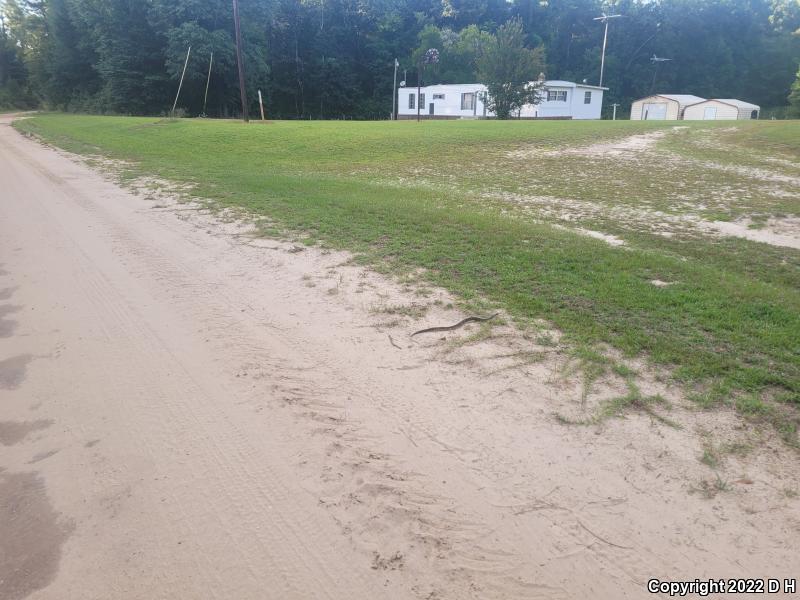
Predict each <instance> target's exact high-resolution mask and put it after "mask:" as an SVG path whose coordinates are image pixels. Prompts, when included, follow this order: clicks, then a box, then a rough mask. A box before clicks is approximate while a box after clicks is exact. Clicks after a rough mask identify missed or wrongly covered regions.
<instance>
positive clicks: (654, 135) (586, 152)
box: [507, 127, 682, 159]
mask: <svg viewBox="0 0 800 600" xmlns="http://www.w3.org/2000/svg"><path fill="white" fill-rule="evenodd" d="M680 129H682V128H681V127H673V128H671V129H670V130H669V131H668V130H658V131H652V132H649V133H639V134H636V135H631V136H628V137H625V138H622V139H619V140H614V141H611V142H600V143H597V144H591V145H589V146H578V147H570V148H559V149H558V150H543V149H542V148H540V147H536V146H526V147H523V148H520V149H517V150H514V151H511V152H509V153H508V154H507V156H508V158H514V159H528V158H536V157H537V156H584V157H587V158H607V157H621V156H627V157H631V156H636V155H639V154H641V153H644V152H646V151H648V150H651V149H653V147H654V146H655V145H656V144H657V143H658V141H659V140H662V139H664V137H665V136H666V135H667V134H668V133H669V132H670V131H677V130H680Z"/></svg>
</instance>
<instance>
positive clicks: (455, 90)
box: [397, 80, 608, 119]
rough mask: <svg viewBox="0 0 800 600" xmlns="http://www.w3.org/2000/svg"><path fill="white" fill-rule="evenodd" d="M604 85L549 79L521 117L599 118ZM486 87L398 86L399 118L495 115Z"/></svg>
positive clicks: (488, 116) (458, 117) (466, 85)
mask: <svg viewBox="0 0 800 600" xmlns="http://www.w3.org/2000/svg"><path fill="white" fill-rule="evenodd" d="M606 89H608V88H602V87H598V86H595V85H587V84H584V83H573V82H571V81H559V80H548V81H545V91H544V95H543V96H544V97H543V99H542V101H541V102H540V103H539V104H528V105H526V106H523V107H522V110H520V112H519V114H518V115H515V116H517V117H519V118H521V119H599V118H600V109H601V108H602V106H603V91H605V90H606ZM486 94H487V89H486V86H485V85H483V84H481V83H461V84H446V85H428V86H425V87H423V88H421V89H420V90H419V95H418V94H417V88H415V87H402V88H399V89H398V97H397V99H398V111H397V118H398V119H415V118H416V117H417V109H418V108H419V115H420V117H421V118H425V119H469V118H491V117H494V113H492V112H491V111H490V110H489V109H488V107H487V106H486Z"/></svg>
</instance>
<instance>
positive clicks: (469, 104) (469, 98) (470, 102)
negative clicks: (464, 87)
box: [461, 92, 475, 110]
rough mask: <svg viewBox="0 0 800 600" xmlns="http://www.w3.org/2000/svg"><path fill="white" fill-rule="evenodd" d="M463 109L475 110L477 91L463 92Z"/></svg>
mask: <svg viewBox="0 0 800 600" xmlns="http://www.w3.org/2000/svg"><path fill="white" fill-rule="evenodd" d="M461 110H475V92H468V93H466V94H461Z"/></svg>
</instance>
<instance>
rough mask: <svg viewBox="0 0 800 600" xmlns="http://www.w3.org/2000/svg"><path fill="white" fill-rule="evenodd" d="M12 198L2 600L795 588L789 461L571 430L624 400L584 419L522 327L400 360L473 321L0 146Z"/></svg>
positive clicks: (5, 195) (12, 142)
mask: <svg viewBox="0 0 800 600" xmlns="http://www.w3.org/2000/svg"><path fill="white" fill-rule="evenodd" d="M0 181H1V182H2V186H0V598H2V599H4V600H17V599H21V598H31V599H58V600H63V599H72V598H79V599H108V598H124V599H133V598H141V599H148V600H151V599H158V598H165V599H166V598H169V599H174V598H181V599H193V598H197V599H200V598H203V599H208V598H220V599H234V598H236V599H250V598H252V599H261V600H263V599H265V598H266V599H272V598H274V599H293V598H298V599H299V598H302V599H308V598H342V599H355V600H358V599H368V598H369V599H374V598H392V599H394V598H426V599H430V600H434V599H437V600H438V599H463V598H542V599H545V598H547V599H559V598H601V599H603V598H609V599H620V598H644V597H653V596H651V595H649V594H648V593H647V592H646V589H645V585H646V582H647V580H648V579H650V578H652V577H657V578H660V579H662V580H670V579H675V580H691V579H694V578H696V577H699V578H706V577H715V578H717V577H780V578H785V577H796V576H797V575H798V570H799V569H798V568H799V567H800V557H799V556H798V553H797V546H796V540H797V539H798V533H800V511H799V510H798V509H799V508H800V501H799V500H798V499H797V466H796V465H797V460H796V454H794V453H792V452H789V451H788V450H786V449H785V448H784V447H783V446H781V444H780V443H779V442H773V441H770V440H766V441H765V440H760V442H759V443H760V445H759V448H760V450H758V451H753V452H750V453H747V454H742V455H733V454H732V455H731V456H730V457H729V458H727V459H726V460H725V461H724V464H723V465H721V466H720V467H718V469H717V471H716V472H714V471H712V470H711V469H709V468H708V467H707V466H705V465H703V464H701V463H700V461H699V460H698V458H699V456H700V454H701V452H702V448H701V446H702V443H703V441H704V440H705V441H706V442H709V440H710V443H721V442H722V441H726V442H729V441H731V440H749V439H751V438H750V437H748V436H758V435H759V434H758V432H756V431H754V430H752V428H751V427H749V426H744V425H742V424H741V423H740V422H739V421H738V420H737V419H736V418H735V417H733V416H732V415H730V414H726V413H719V412H717V413H714V414H705V413H696V412H691V411H689V410H684V409H682V408H680V405H678V406H676V408H675V409H674V410H673V411H672V413H671V414H670V417H671V418H673V419H675V420H676V421H678V422H679V423H680V424H681V425H682V428H681V429H674V428H671V427H668V426H665V425H663V424H662V423H659V422H658V421H655V420H653V419H651V418H650V417H648V416H646V415H638V414H633V415H630V416H628V417H627V418H625V419H612V420H610V421H608V422H606V423H604V424H601V425H598V426H590V427H583V426H566V425H563V424H561V423H559V422H558V421H557V419H556V418H555V417H554V416H553V415H554V413H568V414H577V413H579V412H580V411H581V410H583V409H584V408H585V407H584V404H586V402H589V403H590V404H591V403H592V402H597V401H598V399H599V398H601V397H602V396H603V394H605V395H606V396H608V395H610V394H613V393H619V392H620V391H621V390H620V389H619V388H620V384H619V382H613V381H609V382H605V383H602V384H601V385H598V386H597V388H596V392H593V395H592V397H590V398H589V399H588V400H587V398H585V397H583V396H582V393H581V386H580V378H579V377H578V376H577V375H573V376H570V375H569V369H565V368H564V366H565V365H567V364H568V361H567V359H566V358H565V356H564V355H563V354H562V353H561V351H560V350H559V349H558V347H557V346H556V348H555V349H551V350H549V352H550V353H549V354H546V351H545V346H543V347H534V346H533V342H528V341H527V340H525V339H523V338H521V337H519V336H515V335H514V333H513V331H509V328H505V329H503V328H499V329H498V331H499V333H498V334H497V335H496V337H493V338H492V339H489V340H485V341H483V342H480V343H475V344H471V345H467V346H464V347H460V346H458V345H457V344H454V343H453V342H454V340H455V341H457V340H459V339H461V340H462V341H463V337H462V338H459V337H458V336H459V335H460V336H468V335H474V334H475V333H476V332H477V331H480V330H479V329H478V328H477V327H475V326H468V327H467V328H465V329H464V330H463V331H462V332H461V333H459V334H457V335H452V336H446V335H439V334H437V335H434V336H417V337H416V338H414V341H412V340H410V339H409V334H410V333H411V332H412V331H414V330H416V329H419V328H422V327H427V326H430V325H440V324H450V323H454V322H455V321H457V320H458V319H459V318H460V317H461V316H462V315H460V314H458V313H456V312H455V311H453V310H449V309H446V308H445V306H446V305H447V298H446V295H444V294H442V293H441V292H440V291H435V290H434V291H432V292H431V294H432V295H430V296H427V297H424V301H423V300H422V299H421V297H420V296H419V293H418V292H419V290H416V291H415V290H414V289H412V288H404V286H402V285H401V284H400V283H397V282H392V281H388V280H385V279H382V278H381V277H379V276H377V275H375V274H372V273H369V272H367V271H364V270H362V269H360V268H357V267H355V266H349V265H347V264H346V261H347V257H346V256H345V255H342V254H337V253H326V252H322V251H318V250H311V249H307V250H303V251H296V250H297V249H296V248H295V247H293V246H292V245H291V244H286V243H282V242H276V241H271V240H256V239H253V238H252V237H250V236H248V235H247V234H246V224H245V225H243V224H237V223H225V222H222V221H220V220H219V219H215V218H214V217H213V216H212V215H209V214H208V213H206V212H203V211H198V210H196V209H193V208H192V207H189V206H186V205H173V204H168V203H165V202H164V201H163V200H155V199H151V200H149V201H148V200H147V199H145V198H143V197H141V196H137V195H135V194H133V193H131V192H130V191H125V190H122V189H120V188H118V187H117V186H115V185H114V184H113V183H111V182H110V181H109V180H107V179H105V178H104V177H103V176H101V175H99V174H97V173H95V172H93V171H92V170H90V169H89V168H88V167H86V166H85V165H83V164H80V163H78V162H76V161H74V160H72V159H70V158H69V157H67V156H65V155H63V154H60V153H57V152H55V151H53V150H50V149H47V148H45V147H43V146H41V145H39V144H37V143H36V142H34V141H31V140H28V139H25V138H23V137H22V136H20V135H18V134H17V133H16V132H15V131H13V130H12V129H11V128H10V127H9V126H8V119H4V120H3V124H0ZM437 298H439V299H441V300H442V304H441V305H438V306H437V305H432V302H433V300H435V299H437ZM415 303H418V304H419V305H421V306H422V305H424V307H427V308H425V310H426V311H427V312H425V310H422V309H421V312H424V316H423V318H422V319H420V320H418V321H413V320H411V319H409V318H407V317H405V316H403V314H404V312H406V309H408V308H409V307H411V308H413V307H415V306H417V304H415ZM431 305H432V307H431ZM403 307H405V308H403ZM553 335H554V336H557V333H556V332H553ZM421 338H422V339H421ZM443 338H444V339H443ZM526 344H527V346H526ZM509 350H513V351H509ZM534 350H536V351H540V352H542V353H543V355H544V354H546V357H545V359H544V360H542V361H539V362H531V361H525V360H518V361H517V362H515V360H516V358H515V357H517V358H518V357H524V356H526V354H525V352H526V351H527V352H533V351H534ZM651 385H652V386H654V387H657V385H658V384H657V383H655V382H654V381H653V382H651ZM662 388H663V386H662ZM660 391H661V392H662V393H664V394H665V395H667V396H668V397H671V398H673V399H674V400H675V402H676V403H678V404H679V400H678V398H677V396H676V391H675V390H671V389H669V388H664V389H660ZM714 482H724V486H717V487H719V488H721V489H717V488H716V487H715V483H714Z"/></svg>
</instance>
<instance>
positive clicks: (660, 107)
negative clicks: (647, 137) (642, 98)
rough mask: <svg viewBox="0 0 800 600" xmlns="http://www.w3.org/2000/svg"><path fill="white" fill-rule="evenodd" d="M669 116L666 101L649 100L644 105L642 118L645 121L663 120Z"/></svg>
mask: <svg viewBox="0 0 800 600" xmlns="http://www.w3.org/2000/svg"><path fill="white" fill-rule="evenodd" d="M666 118H667V103H666V102H648V103H647V104H645V105H644V106H642V119H643V120H645V121H663V120H664V119H666Z"/></svg>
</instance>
